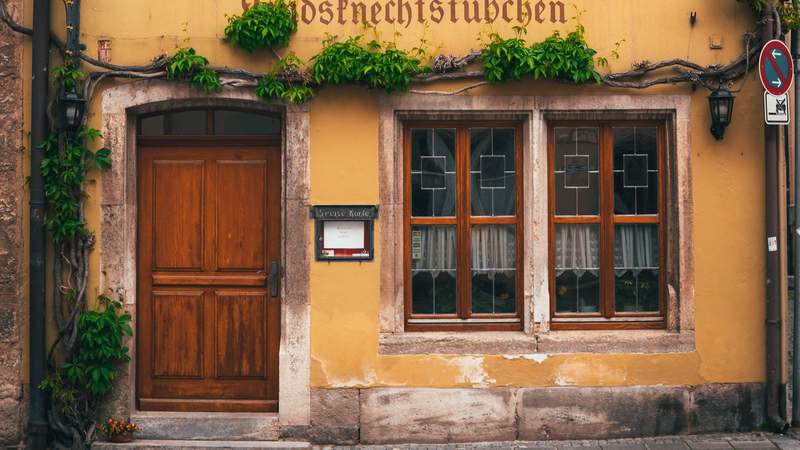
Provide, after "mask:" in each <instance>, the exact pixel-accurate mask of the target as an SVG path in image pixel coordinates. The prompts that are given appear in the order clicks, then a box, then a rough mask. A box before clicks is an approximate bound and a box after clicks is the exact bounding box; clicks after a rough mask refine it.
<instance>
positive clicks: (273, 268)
mask: <svg viewBox="0 0 800 450" xmlns="http://www.w3.org/2000/svg"><path fill="white" fill-rule="evenodd" d="M279 279H280V274H279V273H278V261H272V264H270V268H269V295H271V296H273V297H277V296H278V280H279Z"/></svg>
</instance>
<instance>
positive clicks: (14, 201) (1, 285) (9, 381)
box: [0, 0, 27, 445]
mask: <svg viewBox="0 0 800 450" xmlns="http://www.w3.org/2000/svg"><path fill="white" fill-rule="evenodd" d="M6 4H7V5H8V8H9V10H10V12H11V14H12V16H13V17H17V18H18V17H19V16H20V15H21V14H20V12H21V8H22V1H21V0H10V1H9V0H7V1H6ZM21 43H22V38H21V37H20V36H19V35H18V34H17V33H14V32H13V31H11V30H10V29H9V28H8V27H6V26H5V25H4V24H0V445H16V444H19V443H20V442H21V440H22V436H23V433H22V431H23V423H24V418H25V401H24V396H25V395H24V389H23V384H22V383H23V381H22V380H23V378H22V358H23V354H22V346H23V342H22V336H23V332H24V330H25V326H24V324H25V318H24V309H23V304H24V299H25V295H24V294H25V293H24V291H23V277H22V268H23V264H24V260H25V258H24V255H23V249H24V247H23V208H24V207H25V205H26V204H27V202H26V201H25V184H24V176H23V144H22V137H23V131H22V130H23V116H22V47H21Z"/></svg>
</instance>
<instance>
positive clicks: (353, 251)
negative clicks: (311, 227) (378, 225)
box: [311, 205, 378, 261]
mask: <svg viewBox="0 0 800 450" xmlns="http://www.w3.org/2000/svg"><path fill="white" fill-rule="evenodd" d="M311 217H312V218H314V219H315V232H314V238H315V239H314V240H315V245H314V248H315V253H316V259H317V261H372V260H373V259H374V258H375V242H374V241H375V239H374V237H375V219H377V218H378V207H377V206H375V205H318V206H312V207H311Z"/></svg>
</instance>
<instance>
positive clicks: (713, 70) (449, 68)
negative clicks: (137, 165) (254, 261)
mask: <svg viewBox="0 0 800 450" xmlns="http://www.w3.org/2000/svg"><path fill="white" fill-rule="evenodd" d="M0 19H2V21H3V22H5V23H6V24H7V25H8V26H9V27H10V28H11V29H12V30H14V31H17V32H19V33H23V34H27V35H31V34H32V33H33V30H31V29H30V28H27V27H24V26H22V25H20V24H18V23H16V22H15V21H14V20H13V19H12V18H11V16H10V15H9V14H8V11H7V9H6V5H5V0H0ZM764 20H768V19H762V20H761V22H759V24H758V25H760V24H761V23H763V21H764ZM772 20H773V21H775V22H777V23H780V20H779V18H776V17H774V16H773V18H772ZM781 33H782V31H781V29H780V26H777V27H776V37H779V36H780V35H781ZM51 39H52V42H53V45H54V46H55V47H57V48H58V49H60V50H62V51H65V45H64V42H63V41H62V40H61V39H60V38H59V37H58V36H55V35H53V36H51ZM744 40H745V47H746V50H745V51H744V53H743V54H741V55H740V56H739V57H738V58H736V59H735V60H733V61H731V62H730V63H729V64H727V65H724V66H719V65H710V66H703V65H701V64H697V63H695V62H692V61H688V60H685V59H670V60H664V61H659V62H655V63H651V62H649V61H642V62H639V63H636V64H634V65H633V67H632V68H631V70H629V71H626V72H619V73H610V74H607V75H605V76H603V77H602V79H601V80H600V81H601V83H603V84H605V85H607V86H609V87H615V88H628V89H646V88H649V87H653V86H657V85H666V84H681V83H691V84H694V85H701V86H704V87H706V88H709V89H713V88H714V87H715V84H722V83H729V82H731V81H734V80H736V79H738V78H741V77H742V76H744V75H745V74H746V73H747V72H748V70H749V69H750V68H751V67H752V66H753V65H754V64H755V62H756V61H757V59H756V57H757V54H758V51H759V47H760V46H759V45H753V44H754V40H755V33H753V32H748V33H746V34H745V36H744ZM74 56H76V57H78V58H80V59H81V60H83V61H84V62H86V63H88V64H90V65H92V66H95V67H97V68H100V69H105V70H103V71H94V72H91V73H89V74H88V76H87V77H86V80H85V82H84V88H85V90H84V95H85V96H86V98H87V99H91V98H92V94H93V93H94V91H95V90H96V88H97V85H98V84H99V83H100V82H102V81H103V80H105V79H107V78H127V79H137V78H147V79H158V78H167V72H166V71H165V68H166V66H167V63H168V62H169V57H168V56H166V55H162V56H159V57H158V58H156V59H155V60H154V61H153V62H152V63H150V64H147V65H139V66H121V65H116V64H110V63H105V62H102V61H100V60H97V59H95V58H92V57H90V56H88V55H86V54H85V53H84V52H79V53H78V54H76V55H74ZM480 57H481V52H480V51H472V52H470V53H468V54H466V55H463V56H453V55H438V56H436V57H435V58H434V60H433V63H432V65H431V67H430V72H428V73H422V74H417V75H415V76H413V77H412V81H413V82H414V83H417V84H423V83H432V82H436V81H452V80H469V79H482V78H485V76H486V74H485V72H484V71H483V70H478V69H476V70H467V68H468V66H470V65H471V64H473V63H475V62H477V61H478V60H479V59H480ZM211 69H212V70H214V71H215V72H217V73H218V74H219V75H220V76H221V77H222V78H221V80H220V82H221V85H222V86H232V87H255V86H257V85H258V80H260V79H261V78H262V77H264V76H265V75H268V74H265V73H255V72H250V71H247V70H245V69H237V68H228V67H224V68H215V67H212V68H211ZM667 70H673V71H674V72H675V73H674V74H669V75H662V76H660V77H656V78H648V77H649V76H652V75H653V74H655V73H661V72H664V71H667ZM275 76H276V77H277V78H279V79H281V80H283V81H286V82H288V83H304V82H305V81H306V80H305V79H304V78H303V76H302V75H299V74H297V73H278V74H275ZM485 84H486V83H476V84H472V85H470V86H467V87H466V88H459V89H457V90H455V91H449V92H441V91H422V90H412V92H414V93H431V94H433V93H437V94H450V95H455V94H460V93H463V92H466V91H467V90H469V89H472V88H474V87H478V86H483V85H485Z"/></svg>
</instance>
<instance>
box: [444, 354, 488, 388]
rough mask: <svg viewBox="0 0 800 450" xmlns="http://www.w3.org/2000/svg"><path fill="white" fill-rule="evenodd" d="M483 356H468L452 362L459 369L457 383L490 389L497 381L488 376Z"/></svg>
mask: <svg viewBox="0 0 800 450" xmlns="http://www.w3.org/2000/svg"><path fill="white" fill-rule="evenodd" d="M483 362H484V358H483V356H466V357H462V358H457V359H455V360H453V361H452V363H453V364H455V365H456V366H457V367H458V369H459V374H458V376H457V377H458V378H457V379H456V383H463V384H469V385H472V387H489V386H490V385H492V384H495V383H496V382H497V380H494V379H491V378H489V377H488V376H487V375H486V368H485V367H484V365H483Z"/></svg>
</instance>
